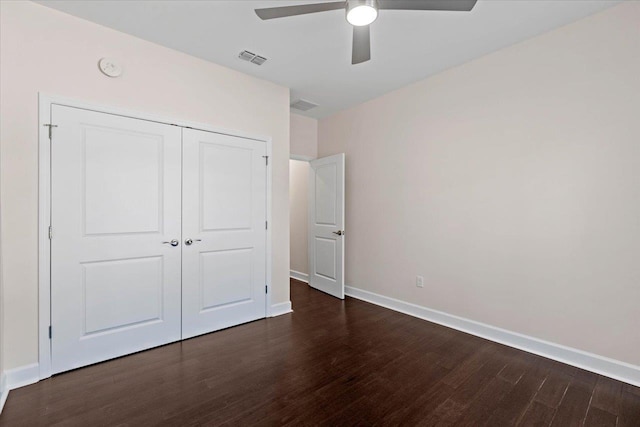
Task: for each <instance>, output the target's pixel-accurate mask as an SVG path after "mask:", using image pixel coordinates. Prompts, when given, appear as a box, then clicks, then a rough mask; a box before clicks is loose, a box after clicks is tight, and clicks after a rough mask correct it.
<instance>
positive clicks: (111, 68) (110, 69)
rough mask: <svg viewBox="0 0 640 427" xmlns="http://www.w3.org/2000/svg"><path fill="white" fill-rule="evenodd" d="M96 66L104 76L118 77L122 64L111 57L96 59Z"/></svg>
mask: <svg viewBox="0 0 640 427" xmlns="http://www.w3.org/2000/svg"><path fill="white" fill-rule="evenodd" d="M98 67H99V68H100V71H102V73H103V74H104V75H105V76H109V77H120V75H121V74H122V65H120V63H119V62H118V61H116V60H115V59H113V58H102V59H101V60H100V61H98Z"/></svg>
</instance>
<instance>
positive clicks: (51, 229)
mask: <svg viewBox="0 0 640 427" xmlns="http://www.w3.org/2000/svg"><path fill="white" fill-rule="evenodd" d="M51 239H53V228H51V226H49V240H51Z"/></svg>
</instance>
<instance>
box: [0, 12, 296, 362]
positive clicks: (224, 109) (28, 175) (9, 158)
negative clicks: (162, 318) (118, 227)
mask: <svg viewBox="0 0 640 427" xmlns="http://www.w3.org/2000/svg"><path fill="white" fill-rule="evenodd" d="M0 5H1V6H0V7H1V12H0V19H1V21H0V31H1V33H0V43H1V45H0V55H1V57H0V64H1V69H0V72H1V77H0V79H1V80H0V89H1V92H2V97H1V101H0V109H1V115H2V123H1V125H0V141H1V147H0V149H1V152H2V172H1V180H2V200H1V202H2V209H3V210H2V224H1V225H2V253H3V257H4V266H3V268H4V269H3V283H4V296H5V298H6V302H5V304H4V309H5V312H4V318H5V325H4V326H5V328H4V330H3V334H4V344H5V347H4V365H5V368H8V369H10V368H15V367H18V366H22V365H26V364H30V363H34V362H37V360H38V351H37V350H38V340H37V337H38V329H37V320H38V300H37V295H38V287H37V284H38V282H37V278H38V270H37V267H38V264H37V261H38V245H37V224H38V223H37V219H38V181H37V179H38V151H37V148H38V139H37V135H38V117H37V112H38V109H37V107H38V105H37V99H38V98H37V96H38V92H39V91H41V92H44V93H46V94H53V95H59V96H65V97H71V98H77V99H79V100H84V101H87V102H94V103H98V104H101V105H112V106H116V107H125V108H128V109H132V110H139V111H142V112H149V113H155V114H159V115H163V116H167V117H174V118H177V119H183V120H190V121H194V122H201V123H207V124H210V125H213V126H220V127H224V128H227V129H237V130H241V131H244V132H249V133H254V134H257V135H268V136H271V137H272V138H273V158H272V162H270V164H271V165H272V168H273V169H272V171H273V222H272V226H273V229H272V235H273V246H272V251H273V282H272V289H273V294H272V295H273V297H272V298H273V300H272V302H273V303H279V302H284V301H288V300H289V286H288V276H289V274H288V270H289V91H288V89H287V88H284V87H280V86H277V85H275V84H272V83H269V82H266V81H263V80H259V79H256V78H254V77H250V76H248V75H244V74H241V73H238V72H236V71H233V70H230V69H227V68H223V67H221V66H217V65H214V64H211V63H207V62H205V61H202V60H199V59H196V58H193V57H190V56H187V55H184V54H181V53H179V52H176V51H172V50H170V49H166V48H163V47H160V46H157V45H154V44H152V43H149V42H146V41H143V40H140V39H137V38H134V37H131V36H128V35H125V34H122V33H119V32H116V31H113V30H110V29H107V28H105V27H101V26H99V25H96V24H93V23H90V22H88V21H84V20H81V19H78V18H75V17H71V16H69V15H65V14H63V13H60V12H57V11H54V10H51V9H49V8H46V7H43V6H40V5H37V4H34V3H31V2H6V1H3V2H0ZM103 56H112V57H115V58H118V59H120V60H121V61H122V62H123V64H124V74H123V76H122V77H121V78H118V79H110V78H107V77H105V76H103V75H101V74H100V72H99V71H98V67H97V61H98V60H99V59H100V58H101V57H103Z"/></svg>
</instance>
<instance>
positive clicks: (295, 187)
mask: <svg viewBox="0 0 640 427" xmlns="http://www.w3.org/2000/svg"><path fill="white" fill-rule="evenodd" d="M308 192H309V162H305V161H301V160H289V218H290V221H291V222H290V235H289V242H290V243H289V248H290V251H291V257H290V261H289V265H290V266H291V270H294V271H297V272H299V273H304V274H309V260H308V259H307V258H308V255H307V254H308V232H307V211H308V200H307V194H308Z"/></svg>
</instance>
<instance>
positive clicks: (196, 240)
mask: <svg viewBox="0 0 640 427" xmlns="http://www.w3.org/2000/svg"><path fill="white" fill-rule="evenodd" d="M193 242H202V240H201V239H187V240H185V241H184V244H185V245H187V246H191V245H193Z"/></svg>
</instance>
